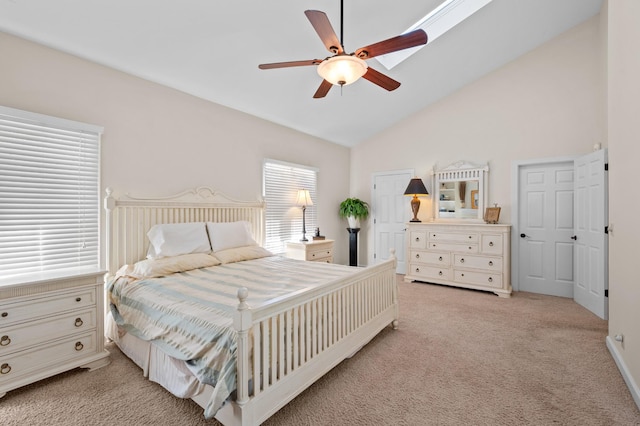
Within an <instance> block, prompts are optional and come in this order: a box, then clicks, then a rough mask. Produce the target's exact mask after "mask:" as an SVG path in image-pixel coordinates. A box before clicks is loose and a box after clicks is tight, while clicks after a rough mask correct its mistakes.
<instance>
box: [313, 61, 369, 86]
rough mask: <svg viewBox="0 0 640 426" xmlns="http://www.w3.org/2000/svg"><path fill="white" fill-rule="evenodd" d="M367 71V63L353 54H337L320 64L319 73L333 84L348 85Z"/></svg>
mask: <svg viewBox="0 0 640 426" xmlns="http://www.w3.org/2000/svg"><path fill="white" fill-rule="evenodd" d="M366 72H367V63H366V62H365V61H363V60H362V59H360V58H356V57H355V56H351V55H337V56H333V57H331V58H329V59H326V60H324V61H322V62H321V63H320V65H318V74H319V75H320V77H322V78H323V79H325V80H327V81H328V82H329V83H331V84H338V85H340V86H346V85H347V84H351V83H353V82H355V81H357V80H358V79H359V78H360V77H362V76H363V75H364V74H365V73H366Z"/></svg>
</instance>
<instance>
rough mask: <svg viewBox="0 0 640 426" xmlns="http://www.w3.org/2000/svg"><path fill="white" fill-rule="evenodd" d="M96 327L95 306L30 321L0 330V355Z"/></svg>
mask: <svg viewBox="0 0 640 426" xmlns="http://www.w3.org/2000/svg"><path fill="white" fill-rule="evenodd" d="M95 327H96V308H89V309H84V310H80V311H77V312H70V313H68V314H66V315H59V316H55V317H53V318H45V319H42V320H39V321H30V322H28V323H23V324H20V325H16V326H13V327H8V328H3V329H2V331H1V332H0V356H2V354H6V353H9V352H10V351H11V352H13V351H17V350H20V349H23V348H25V347H28V346H32V345H37V344H39V343H41V342H42V341H45V340H53V339H57V338H60V337H63V336H67V335H70V334H74V333H81V332H83V331H86V330H91V329H94V328H95Z"/></svg>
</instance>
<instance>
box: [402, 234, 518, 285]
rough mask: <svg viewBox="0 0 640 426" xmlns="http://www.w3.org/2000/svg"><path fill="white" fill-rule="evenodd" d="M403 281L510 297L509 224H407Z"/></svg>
mask: <svg viewBox="0 0 640 426" xmlns="http://www.w3.org/2000/svg"><path fill="white" fill-rule="evenodd" d="M407 232H408V235H407V237H408V238H407V247H406V250H407V252H406V253H407V262H408V267H407V273H406V275H405V278H404V279H405V281H423V282H432V283H436V284H446V285H451V286H456V287H464V288H471V289H476V290H486V291H491V292H493V293H495V294H497V295H498V296H500V297H510V296H511V276H510V274H511V272H510V266H511V263H510V251H511V249H510V241H511V240H510V238H511V226H510V225H500V224H497V225H487V224H480V223H478V224H462V223H460V224H458V223H456V224H448V223H437V222H434V223H410V224H408V226H407Z"/></svg>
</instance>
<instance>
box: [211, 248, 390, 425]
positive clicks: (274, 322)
mask: <svg viewBox="0 0 640 426" xmlns="http://www.w3.org/2000/svg"><path fill="white" fill-rule="evenodd" d="M395 269H396V258H395V255H394V253H393V252H392V255H391V258H390V259H389V260H388V261H386V262H384V263H381V264H379V265H376V266H373V267H369V268H364V269H362V271H361V272H360V273H359V274H358V275H356V276H355V277H352V278H351V279H348V280H340V281H337V282H335V283H333V284H332V285H330V286H323V287H322V288H320V289H317V290H313V291H310V292H307V293H304V294H301V295H298V296H296V297H294V298H289V299H286V300H285V301H280V302H276V303H274V304H270V305H268V306H264V307H260V308H259V309H255V310H254V309H251V308H250V307H249V306H248V305H247V303H246V298H247V294H248V292H247V290H246V289H240V290H239V291H238V299H239V301H240V303H239V305H238V311H237V312H236V316H235V319H234V326H235V328H236V330H237V331H238V361H237V362H238V365H237V367H238V370H237V371H238V373H237V374H238V375H237V379H238V383H237V398H236V401H235V402H233V403H231V404H227V405H226V406H224V407H223V408H222V409H221V410H219V411H218V414H217V415H216V418H217V419H218V420H220V421H221V422H222V423H224V424H225V425H230V424H241V425H254V424H259V423H262V422H263V421H265V420H266V419H267V418H269V417H270V416H271V415H272V414H274V413H275V412H276V411H278V410H279V409H280V408H282V407H283V406H284V405H286V404H287V403H288V402H289V401H290V400H292V399H293V398H295V397H296V396H297V395H298V394H299V393H300V392H302V391H303V390H305V389H306V388H307V387H309V386H310V385H311V384H313V383H314V382H315V381H316V380H318V379H319V378H320V377H322V376H323V375H324V374H325V373H327V372H328V371H329V370H331V369H332V368H333V367H334V366H336V365H337V364H339V363H340V362H341V361H342V360H344V359H345V358H348V357H350V356H352V355H353V354H354V353H355V352H357V351H358V350H359V349H360V348H361V347H362V346H364V345H365V344H366V343H368V342H369V341H370V340H371V339H372V338H373V337H374V336H375V335H376V334H378V333H379V332H380V331H381V330H382V329H384V328H385V327H387V326H389V325H391V326H393V328H397V325H398V290H397V281H396V274H395ZM250 339H251V341H250Z"/></svg>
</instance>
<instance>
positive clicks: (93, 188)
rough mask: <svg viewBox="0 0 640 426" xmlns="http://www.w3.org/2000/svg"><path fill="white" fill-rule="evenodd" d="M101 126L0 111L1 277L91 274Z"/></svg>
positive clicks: (94, 261)
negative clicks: (89, 272) (87, 271)
mask: <svg viewBox="0 0 640 426" xmlns="http://www.w3.org/2000/svg"><path fill="white" fill-rule="evenodd" d="M101 133H102V128H100V127H97V126H92V125H88V124H83V123H77V122H73V121H69V120H63V119H58V118H54V117H48V116H44V115H40V114H33V113H29V112H26V111H20V110H15V109H12V108H6V107H0V274H1V276H2V279H3V280H4V279H8V278H14V279H16V278H17V279H25V280H27V279H29V278H30V277H31V276H32V275H37V276H38V277H45V278H46V277H47V276H49V275H57V276H59V275H60V274H65V273H69V274H73V273H76V272H81V271H84V270H85V269H86V270H90V269H93V270H97V269H98V268H99V267H100V259H99V209H100V202H99V170H100V168H99V167H100V134H101Z"/></svg>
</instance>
